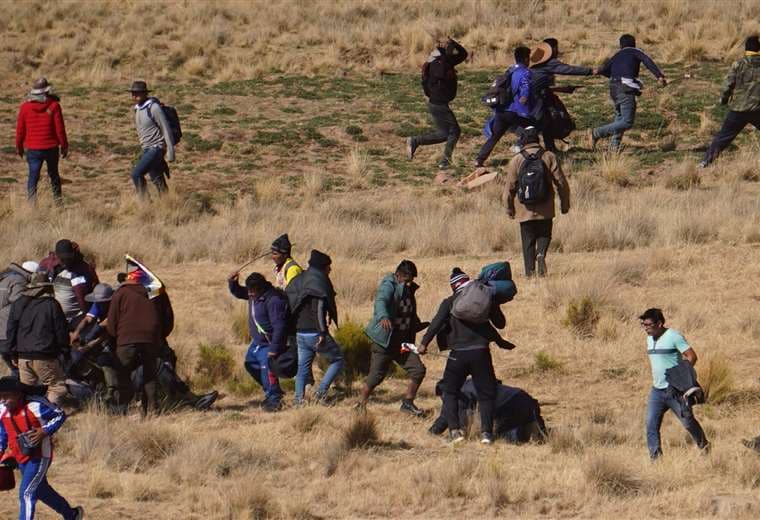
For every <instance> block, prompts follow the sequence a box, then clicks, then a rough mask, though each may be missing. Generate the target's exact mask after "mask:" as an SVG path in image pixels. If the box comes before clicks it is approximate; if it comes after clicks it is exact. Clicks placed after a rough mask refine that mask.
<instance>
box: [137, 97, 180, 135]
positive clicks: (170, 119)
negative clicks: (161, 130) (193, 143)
mask: <svg viewBox="0 0 760 520" xmlns="http://www.w3.org/2000/svg"><path fill="white" fill-rule="evenodd" d="M150 99H151V100H152V101H153V103H158V106H160V107H161V110H163V111H164V116H165V117H166V122H167V123H169V129H170V130H171V133H172V135H171V138H172V144H177V143H179V142H180V141H181V140H182V125H180V122H179V114H177V109H176V108H174V107H172V106H169V105H164V104H163V103H161V101H159V99H158V98H150ZM153 103H150V104H148V105H146V106H145V109H146V110H147V111H148V117H149V118H150V120H151V121H153V124H154V125H156V126H158V122H157V121H156V120H155V119H154V118H153V115H152V114H151V113H150V107H151V106H152V105H153Z"/></svg>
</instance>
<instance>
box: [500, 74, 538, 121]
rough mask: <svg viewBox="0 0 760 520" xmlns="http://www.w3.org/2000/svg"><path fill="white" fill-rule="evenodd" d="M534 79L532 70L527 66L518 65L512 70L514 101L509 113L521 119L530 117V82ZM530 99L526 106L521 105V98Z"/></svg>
mask: <svg viewBox="0 0 760 520" xmlns="http://www.w3.org/2000/svg"><path fill="white" fill-rule="evenodd" d="M531 78H532V72H531V70H530V69H529V68H528V67H527V66H526V65H522V64H520V63H518V64H517V65H514V68H513V69H512V92H513V93H514V96H515V97H514V100H513V101H512V103H511V104H510V105H509V107H508V108H507V110H506V111H507V112H514V113H516V114H517V115H519V116H520V117H530V113H531V111H532V104H533V100H532V96H531V92H530V82H531ZM522 97H525V98H527V99H528V102H527V103H526V104H524V105H523V104H522V103H520V98H522Z"/></svg>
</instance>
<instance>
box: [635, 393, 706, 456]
mask: <svg viewBox="0 0 760 520" xmlns="http://www.w3.org/2000/svg"><path fill="white" fill-rule="evenodd" d="M668 409H670V410H673V413H674V414H675V415H676V417H677V418H678V420H679V421H681V424H683V426H684V428H686V431H688V432H689V433H690V434H691V437H692V438H693V439H694V442H696V443H697V446H698V447H699V448H704V447H705V446H707V439H706V438H705V432H704V431H703V430H702V426H700V424H699V423H698V422H697V419H695V418H694V416H693V415H690V416H689V417H682V416H681V403H679V402H678V400H676V399H674V398H673V397H670V396H669V395H668V391H667V390H663V389H659V388H652V391H651V392H650V393H649V402H648V403H647V447H648V448H649V456H650V457H651V458H652V459H656V458H657V457H659V456H660V455H662V447H661V446H660V426H662V418H663V417H665V412H667V411H668Z"/></svg>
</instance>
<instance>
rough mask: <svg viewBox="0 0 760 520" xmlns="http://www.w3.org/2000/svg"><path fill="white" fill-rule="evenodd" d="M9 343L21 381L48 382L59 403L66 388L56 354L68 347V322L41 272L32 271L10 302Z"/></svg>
mask: <svg viewBox="0 0 760 520" xmlns="http://www.w3.org/2000/svg"><path fill="white" fill-rule="evenodd" d="M8 344H9V350H10V353H11V355H12V356H13V357H14V358H15V359H16V361H15V362H16V364H17V365H18V369H19V379H20V380H21V382H22V383H24V384H27V385H39V384H43V385H47V387H48V391H47V398H48V399H49V400H50V401H51V402H52V403H54V404H61V401H62V400H63V397H64V396H65V395H66V392H67V390H66V384H65V379H66V376H65V374H64V371H63V366H61V362H60V359H59V358H60V356H61V354H63V353H64V352H66V351H68V349H69V325H68V322H67V321H66V315H65V314H64V313H63V309H62V308H61V304H60V303H58V301H57V300H56V299H55V297H54V293H53V284H52V283H50V282H48V281H47V278H46V276H45V274H44V273H35V274H33V275H32V276H31V279H30V281H29V283H28V284H27V285H26V287H25V289H24V290H23V291H22V292H21V296H20V297H19V298H18V299H17V300H16V301H15V302H13V304H11V312H10V315H9V316H8Z"/></svg>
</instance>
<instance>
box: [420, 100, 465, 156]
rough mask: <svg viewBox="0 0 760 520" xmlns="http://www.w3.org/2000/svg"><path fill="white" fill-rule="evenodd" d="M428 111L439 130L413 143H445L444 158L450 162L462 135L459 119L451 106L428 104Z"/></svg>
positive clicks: (422, 136) (421, 136)
mask: <svg viewBox="0 0 760 520" xmlns="http://www.w3.org/2000/svg"><path fill="white" fill-rule="evenodd" d="M428 111H429V112H430V117H432V118H433V124H435V126H436V127H437V128H438V130H437V131H436V132H432V133H429V134H424V135H418V136H416V137H413V138H412V141H413V142H414V143H415V144H417V145H427V144H438V143H443V142H445V143H446V147H445V148H444V149H443V158H444V159H446V160H449V161H450V160H451V154H453V153H454V147H455V146H456V145H457V141H459V136H460V135H461V133H462V131H461V129H460V128H459V123H457V118H456V116H455V115H454V112H452V111H451V109H450V108H449V105H436V104H435V103H428Z"/></svg>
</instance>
